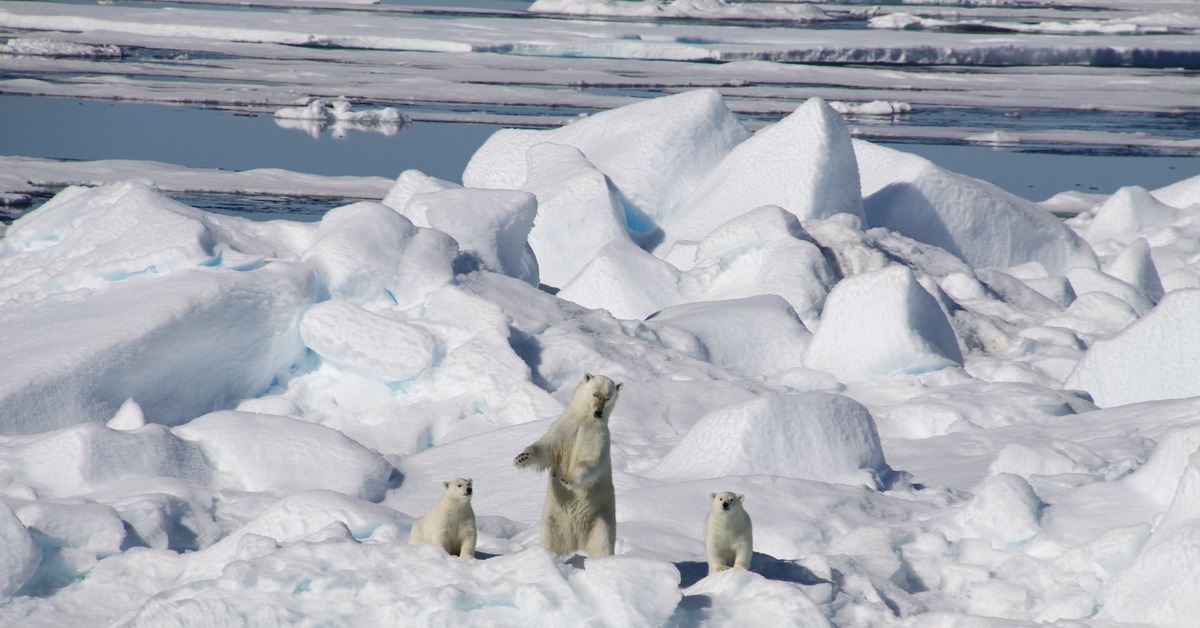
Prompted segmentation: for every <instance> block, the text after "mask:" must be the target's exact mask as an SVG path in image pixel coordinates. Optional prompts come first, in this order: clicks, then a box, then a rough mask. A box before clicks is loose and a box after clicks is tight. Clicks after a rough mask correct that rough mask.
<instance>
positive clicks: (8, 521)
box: [0, 501, 42, 603]
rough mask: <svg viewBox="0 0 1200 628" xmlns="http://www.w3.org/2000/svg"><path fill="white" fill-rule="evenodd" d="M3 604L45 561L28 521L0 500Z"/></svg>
mask: <svg viewBox="0 0 1200 628" xmlns="http://www.w3.org/2000/svg"><path fill="white" fill-rule="evenodd" d="M0 547H2V548H4V549H3V550H2V551H0V603H2V602H7V601H8V600H9V598H11V597H12V596H13V594H14V593H16V592H17V591H18V590H19V589H20V588H21V587H22V586H24V585H25V583H26V582H28V581H29V579H30V578H32V577H33V574H34V573H35V572H36V571H37V568H38V565H39V564H40V563H41V562H42V550H41V548H40V547H38V544H37V542H36V541H34V540H33V536H32V535H30V534H29V530H27V529H26V528H25V524H23V523H21V520H20V519H18V518H17V515H16V514H15V513H13V511H12V509H11V508H9V507H8V505H7V504H5V503H4V502H3V501H0Z"/></svg>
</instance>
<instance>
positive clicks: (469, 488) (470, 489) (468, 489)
mask: <svg viewBox="0 0 1200 628" xmlns="http://www.w3.org/2000/svg"><path fill="white" fill-rule="evenodd" d="M474 490H475V489H473V488H471V487H469V486H468V487H467V495H470V494H471V492H472V491H474Z"/></svg>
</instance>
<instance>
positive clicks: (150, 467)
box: [0, 423, 209, 499]
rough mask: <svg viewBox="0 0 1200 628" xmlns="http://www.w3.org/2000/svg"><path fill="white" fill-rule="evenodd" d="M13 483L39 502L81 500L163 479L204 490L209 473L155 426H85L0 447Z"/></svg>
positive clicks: (196, 454) (188, 448) (189, 447)
mask: <svg viewBox="0 0 1200 628" xmlns="http://www.w3.org/2000/svg"><path fill="white" fill-rule="evenodd" d="M0 451H3V452H4V459H5V460H8V461H11V462H12V463H13V464H14V465H19V466H18V467H17V468H19V469H20V470H21V473H20V475H18V476H17V477H16V478H15V479H18V480H20V481H22V482H24V483H25V484H26V485H27V486H29V487H30V488H32V490H33V491H36V493H37V495H38V496H40V497H41V498H43V499H48V498H65V497H73V496H76V495H85V494H88V493H90V492H91V491H94V490H97V489H100V488H103V487H105V486H107V485H108V484H110V483H113V482H117V481H120V480H126V479H135V478H158V477H168V478H175V479H178V480H182V481H184V482H190V483H193V484H198V485H204V484H206V483H207V481H208V477H209V470H208V467H207V465H205V463H204V458H203V455H202V454H201V452H200V450H199V449H198V448H196V446H195V445H193V444H191V443H189V442H187V441H184V440H181V439H179V438H177V437H176V436H175V435H174V434H172V433H171V431H170V430H168V429H167V428H165V427H163V426H161V425H147V426H145V427H143V428H141V429H138V430H134V431H129V432H124V431H117V430H112V429H108V428H106V427H102V426H99V425H95V424H91V423H85V424H82V425H76V426H73V427H68V428H65V429H61V430H57V431H53V432H47V433H44V434H39V435H37V436H23V437H20V438H16V439H13V440H12V441H10V442H8V443H6V444H5V446H4V447H3V449H0Z"/></svg>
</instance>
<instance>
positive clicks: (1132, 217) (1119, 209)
mask: <svg viewBox="0 0 1200 628" xmlns="http://www.w3.org/2000/svg"><path fill="white" fill-rule="evenodd" d="M1177 214H1178V210H1176V209H1175V208H1174V207H1172V206H1170V205H1168V204H1166V203H1164V202H1162V201H1160V200H1158V199H1157V198H1155V197H1154V195H1152V194H1150V192H1148V191H1146V188H1143V187H1139V186H1136V185H1132V186H1126V187H1123V188H1121V189H1119V190H1117V191H1116V192H1114V193H1113V195H1112V196H1110V197H1108V199H1107V200H1105V201H1104V202H1103V203H1102V204H1101V205H1100V206H1099V207H1097V208H1096V209H1095V216H1094V217H1093V218H1092V222H1091V224H1089V225H1088V227H1087V228H1086V229H1085V230H1084V234H1085V235H1086V237H1087V239H1088V241H1089V242H1092V243H1098V242H1103V241H1106V240H1115V241H1129V240H1132V238H1135V237H1137V236H1138V235H1140V234H1149V233H1152V232H1154V231H1157V230H1159V229H1162V228H1164V227H1168V226H1170V225H1171V223H1173V222H1175V219H1176V218H1177V217H1178V216H1177Z"/></svg>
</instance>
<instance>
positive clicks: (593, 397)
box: [575, 373, 624, 419]
mask: <svg viewBox="0 0 1200 628" xmlns="http://www.w3.org/2000/svg"><path fill="white" fill-rule="evenodd" d="M623 385H624V384H617V383H614V382H613V381H612V380H611V379H609V378H607V377H605V376H603V375H592V374H591V373H584V374H583V381H582V382H580V383H579V388H578V389H577V390H576V392H575V394H576V395H586V396H587V400H588V406H589V407H590V408H591V413H592V416H593V417H594V418H597V419H607V418H608V417H609V415H611V414H612V409H613V406H615V405H617V395H618V393H620V391H621V386H623Z"/></svg>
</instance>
